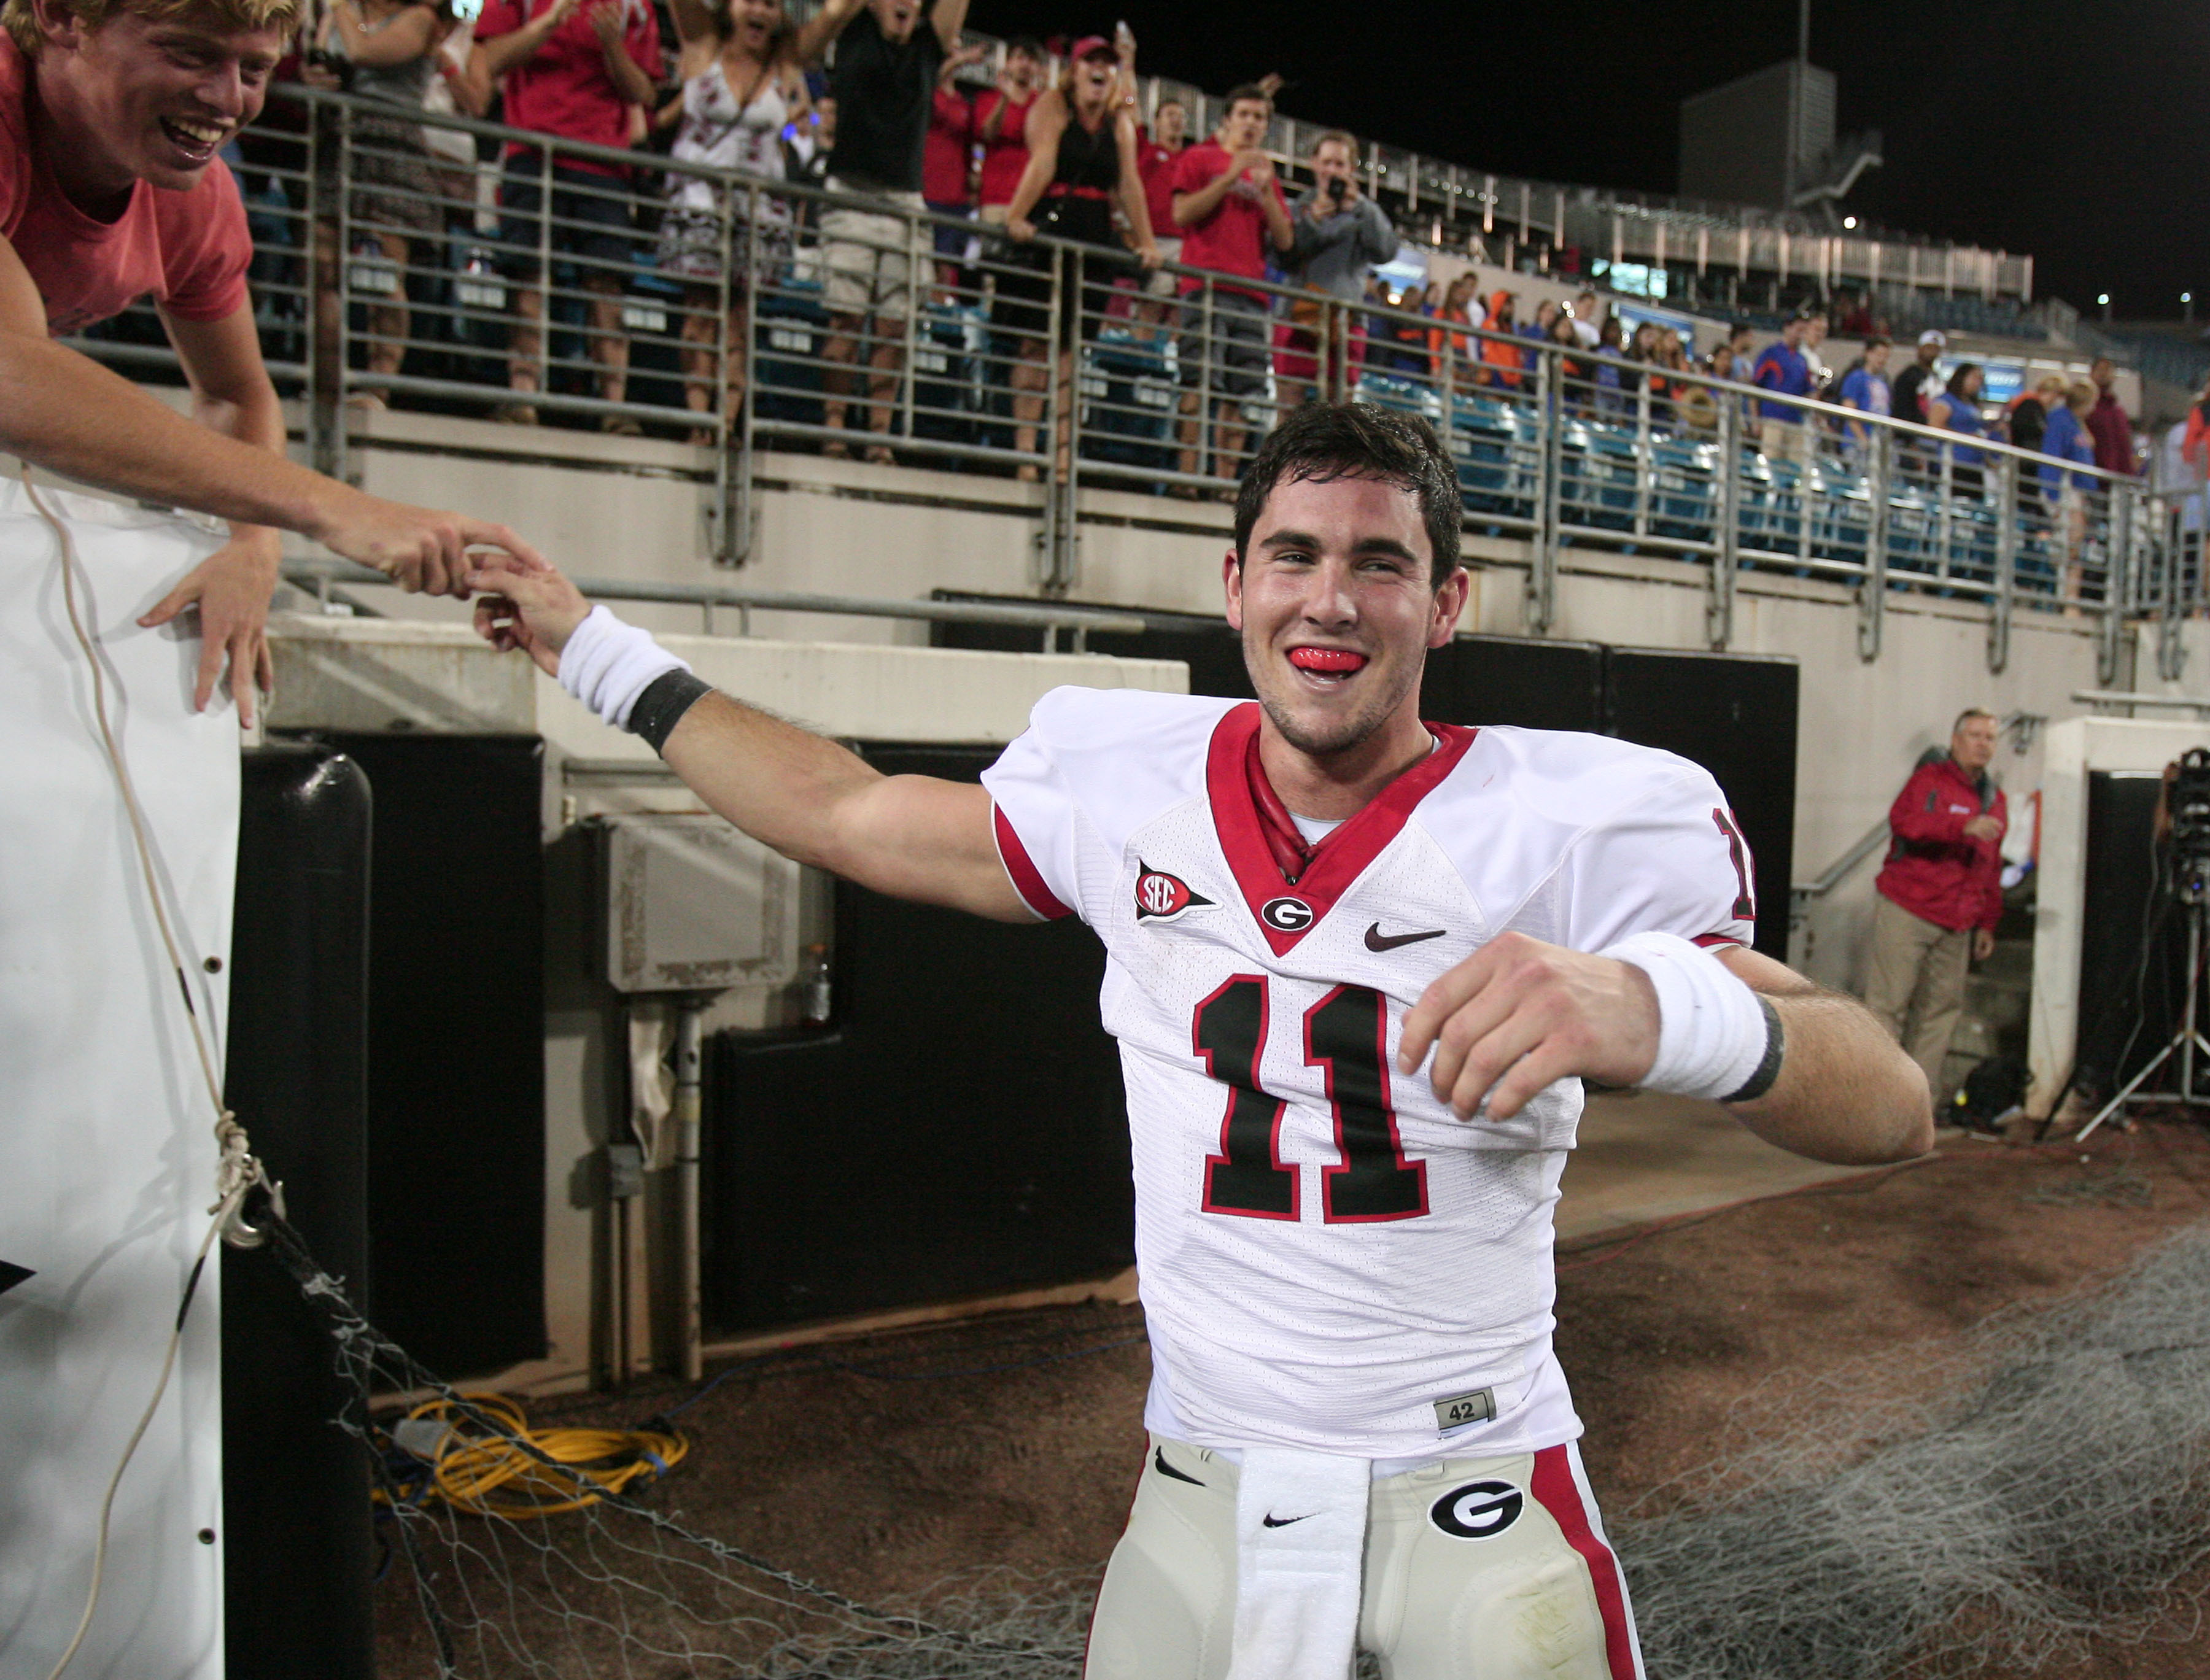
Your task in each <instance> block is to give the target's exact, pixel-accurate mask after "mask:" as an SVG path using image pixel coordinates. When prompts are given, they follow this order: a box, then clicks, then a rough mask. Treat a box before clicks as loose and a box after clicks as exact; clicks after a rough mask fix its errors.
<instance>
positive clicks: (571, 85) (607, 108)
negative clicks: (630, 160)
mask: <svg viewBox="0 0 2210 1680" xmlns="http://www.w3.org/2000/svg"><path fill="white" fill-rule="evenodd" d="M551 4H552V0H486V3H485V5H484V9H483V15H482V16H480V17H479V18H478V19H477V20H476V39H478V40H480V41H488V40H492V39H497V38H498V36H501V35H507V34H511V33H514V31H516V29H519V28H520V27H522V25H523V24H525V23H527V22H528V21H529V20H530V19H531V18H532V17H534V16H535V15H537V14H538V13H540V12H541V11H544V10H545V9H546V8H547V7H549V6H550V5H551ZM621 6H622V15H623V20H624V23H623V29H622V44H623V45H625V47H627V48H628V49H629V56H630V57H631V58H632V59H634V60H636V62H637V68H638V69H641V70H643V72H644V73H645V74H646V75H647V76H650V77H651V78H652V79H653V80H654V81H655V82H657V81H659V80H660V77H661V58H660V25H659V23H658V21H656V20H655V18H654V17H653V15H652V7H651V6H650V5H649V3H648V0H621ZM587 10H588V8H586V7H583V6H578V7H577V9H575V10H574V11H572V12H571V13H570V14H569V15H568V20H567V21H566V22H565V23H563V24H562V25H561V26H560V27H559V28H558V29H555V30H554V31H553V32H552V35H551V36H550V37H549V38H547V39H546V42H545V44H544V45H541V46H540V47H539V48H538V49H537V51H534V52H533V53H531V54H530V55H529V57H527V58H525V59H523V60H522V62H521V63H518V64H516V66H515V67H514V68H513V69H510V70H509V71H507V73H506V77H505V84H506V120H507V123H508V124H510V126H511V127H514V128H517V129H529V130H534V131H535V132H536V133H539V134H550V135H557V136H559V137H560V138H561V139H563V140H581V141H584V142H588V143H589V144H590V145H593V146H613V147H615V148H625V147H626V146H627V145H628V144H629V102H628V101H627V100H625V99H624V98H623V97H622V95H621V90H620V89H619V88H616V87H615V86H614V82H613V77H612V76H609V75H607V60H606V54H605V53H604V51H601V48H600V46H599V32H598V31H597V30H595V29H594V28H592V27H591V20H590V19H589V17H588V16H587V15H585V14H586V12H587ZM527 149H528V148H525V147H522V146H510V147H508V148H507V155H508V156H509V157H512V156H514V155H515V154H517V153H520V152H522V151H526V150H527ZM572 166H573V167H575V168H577V169H587V170H589V171H590V172H592V173H594V174H598V175H623V174H626V173H627V171H625V170H624V169H622V168H621V167H620V166H618V165H614V164H605V163H595V162H586V161H584V160H582V159H580V158H579V159H576V160H573V161H572Z"/></svg>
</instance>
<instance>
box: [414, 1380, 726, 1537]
mask: <svg viewBox="0 0 2210 1680" xmlns="http://www.w3.org/2000/svg"><path fill="white" fill-rule="evenodd" d="M461 1398H462V1399H463V1400H465V1401H466V1402H468V1405H469V1406H470V1407H472V1408H474V1410H475V1411H480V1412H482V1413H485V1414H486V1415H488V1416H490V1417H494V1418H496V1419H498V1423H500V1424H501V1425H502V1426H503V1427H504V1429H506V1430H507V1431H509V1432H510V1434H511V1435H512V1436H513V1437H514V1439H512V1440H510V1439H509V1438H508V1436H507V1435H503V1434H498V1433H494V1432H492V1431H491V1430H488V1429H485V1428H483V1426H482V1425H480V1424H479V1423H475V1422H474V1420H473V1419H472V1418H470V1417H469V1416H468V1413H467V1412H465V1411H459V1410H458V1409H456V1407H455V1406H454V1405H453V1404H452V1403H451V1402H450V1401H447V1400H443V1399H438V1400H432V1401H430V1402H428V1403H427V1404H426V1405H418V1406H416V1407H415V1408H414V1410H413V1411H410V1412H408V1414H407V1418H408V1422H409V1423H415V1422H420V1423H431V1424H442V1425H444V1434H443V1435H442V1436H441V1437H440V1438H439V1440H438V1444H437V1446H436V1447H435V1448H434V1449H433V1453H432V1456H431V1457H430V1458H429V1459H426V1463H427V1464H428V1465H429V1469H430V1485H431V1490H432V1492H433V1493H434V1495H435V1496H436V1497H438V1498H439V1499H442V1500H444V1502H445V1503H446V1504H448V1505H450V1506H451V1507H452V1508H454V1509H455V1510H456V1511H466V1512H468V1513H470V1514H474V1515H476V1516H485V1517H504V1518H507V1519H508V1520H511V1521H516V1522H526V1521H530V1520H536V1519H540V1518H545V1517H555V1516H559V1515H561V1514H564V1513H565V1512H570V1511H580V1510H582V1509H583V1508H585V1507H586V1506H590V1505H595V1504H597V1503H598V1502H599V1501H600V1500H601V1499H602V1498H603V1497H605V1496H607V1494H618V1493H620V1492H622V1491H624V1490H626V1489H627V1488H629V1487H630V1486H631V1484H633V1483H637V1482H639V1481H652V1480H655V1479H656V1478H659V1477H661V1476H663V1475H665V1474H666V1473H667V1472H668V1471H670V1470H672V1469H673V1468H674V1467H675V1466H676V1465H678V1464H679V1463H681V1462H682V1461H683V1458H684V1455H685V1453H689V1452H690V1450H691V1443H690V1441H688V1440H687V1439H685V1437H684V1436H683V1435H679V1434H677V1433H676V1432H675V1431H674V1430H673V1429H531V1428H530V1427H529V1420H528V1417H527V1416H526V1415H525V1414H524V1413H523V1411H522V1407H521V1405H519V1404H518V1403H516V1401H513V1400H510V1399H507V1398H506V1396H504V1394H481V1393H478V1394H463V1395H462V1396H461ZM519 1441H527V1442H528V1444H529V1445H530V1446H531V1447H534V1448H535V1449H536V1450H537V1451H538V1452H540V1453H543V1454H544V1455H545V1456H546V1458H548V1459H552V1460H554V1461H555V1462H556V1463H558V1464H560V1465H565V1466H567V1468H568V1473H567V1474H565V1475H563V1474H561V1473H559V1472H555V1471H552V1470H551V1469H548V1468H547V1467H546V1465H543V1464H541V1463H540V1462H539V1461H538V1460H537V1459H534V1458H533V1457H531V1456H530V1454H529V1453H528V1452H525V1451H524V1450H523V1449H522V1447H521V1446H520V1445H518V1444H517V1442H519ZM417 1456H420V1454H419V1453H418V1454H417ZM583 1483H588V1484H594V1485H595V1487H596V1488H597V1489H598V1490H599V1491H597V1492H590V1491H588V1490H585V1489H584V1488H583V1487H582V1486H580V1485H579V1484H583ZM494 1496H498V1497H494ZM376 1498H377V1502H378V1503H380V1504H388V1503H389V1498H388V1496H386V1495H385V1494H384V1493H383V1490H380V1489H379V1490H377V1495H376Z"/></svg>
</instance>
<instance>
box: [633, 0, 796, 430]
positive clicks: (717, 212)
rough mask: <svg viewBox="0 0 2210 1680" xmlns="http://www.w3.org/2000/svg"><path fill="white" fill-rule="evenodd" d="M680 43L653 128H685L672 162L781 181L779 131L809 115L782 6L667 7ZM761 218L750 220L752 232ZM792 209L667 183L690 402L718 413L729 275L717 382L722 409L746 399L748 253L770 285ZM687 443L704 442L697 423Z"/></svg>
mask: <svg viewBox="0 0 2210 1680" xmlns="http://www.w3.org/2000/svg"><path fill="white" fill-rule="evenodd" d="M670 9H671V10H672V11H673V14H674V17H675V27H676V31H677V33H678V34H679V35H680V36H681V38H682V43H683V45H682V57H681V59H680V69H681V73H682V76H683V86H682V91H681V92H680V93H679V94H677V95H676V96H675V97H674V98H673V99H671V100H668V102H667V104H666V105H665V106H662V107H661V110H660V112H659V114H658V117H657V118H656V120H657V122H658V123H659V124H660V125H661V126H663V127H665V126H667V124H673V123H680V124H682V126H681V128H680V129H679V131H678V132H677V135H676V138H675V144H674V147H673V151H672V154H671V155H673V157H674V158H676V159H677V160H679V161H682V162H685V163H701V164H709V165H712V166H716V167H718V168H722V169H734V170H738V171H741V172H743V173H745V174H746V175H752V176H756V177H759V178H763V179H766V180H770V181H779V180H781V179H782V178H783V168H782V132H783V128H784V125H785V124H788V123H789V122H791V121H792V120H793V119H794V118H796V117H797V116H798V115H799V114H800V112H802V111H803V110H804V108H805V101H806V83H805V81H804V79H803V77H801V76H800V74H799V69H798V63H797V60H796V57H795V46H796V40H795V37H794V32H793V31H792V29H791V27H790V26H789V24H788V21H787V20H786V19H785V18H784V15H783V10H782V0H716V3H715V4H713V5H710V6H709V5H707V4H705V3H703V0H672V4H671V7H670ZM755 211H756V225H755ZM789 228H790V208H789V206H788V204H786V203H785V202H783V201H782V199H780V198H776V197H772V196H769V195H767V194H765V193H752V192H747V191H746V190H744V189H743V188H742V187H728V186H724V185H723V184H722V183H720V182H718V181H711V180H706V179H703V178H699V177H697V176H695V175H683V174H673V173H671V174H670V175H669V177H668V186H667V209H666V211H665V212H664V213H663V214H662V215H661V223H660V255H659V266H660V271H661V273H662V274H664V275H669V276H670V277H671V278H673V279H677V280H680V281H682V282H683V292H684V299H683V302H684V312H683V339H684V345H685V348H684V351H683V372H684V375H685V384H684V388H683V401H684V403H685V407H687V408H691V409H692V410H694V411H696V412H697V413H700V414H709V413H711V412H712V410H713V406H714V364H715V361H716V359H717V352H716V344H715V340H716V336H717V334H718V323H717V321H716V316H717V314H718V312H719V304H720V298H721V282H722V273H723V270H724V267H725V264H726V268H727V271H728V287H729V290H728V298H729V311H728V359H727V361H726V363H725V365H724V366H723V368H722V385H723V387H724V389H725V390H727V391H728V409H727V411H726V412H727V413H728V414H732V415H734V413H735V412H736V408H737V405H738V403H739V402H740V401H741V400H742V398H743V396H744V387H745V370H746V364H747V362H748V361H749V360H750V356H749V351H750V347H751V346H750V337H749V335H750V332H751V329H752V311H751V299H750V297H749V296H748V290H749V285H748V279H747V275H746V268H747V263H746V251H747V250H748V249H752V248H755V247H756V251H757V255H756V257H755V260H754V263H753V265H752V275H751V278H752V280H756V281H765V280H768V279H770V278H771V277H772V276H773V275H774V274H775V272H776V269H778V268H779V267H780V265H781V263H782V259H783V257H784V254H785V252H786V251H788V245H789ZM713 441H714V433H713V432H712V431H711V430H710V429H709V428H707V427H704V426H701V427H699V428H698V429H697V431H695V432H692V433H691V442H692V443H694V444H710V443H712V442H713Z"/></svg>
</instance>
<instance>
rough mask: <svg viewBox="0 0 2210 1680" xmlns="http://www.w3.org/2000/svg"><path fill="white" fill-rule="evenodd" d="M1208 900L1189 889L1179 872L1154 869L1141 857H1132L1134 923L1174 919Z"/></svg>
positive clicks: (1208, 902) (1207, 902)
mask: <svg viewBox="0 0 2210 1680" xmlns="http://www.w3.org/2000/svg"><path fill="white" fill-rule="evenodd" d="M1210 903H1212V900H1211V899H1210V898H1206V897H1200V896H1199V894H1197V893H1194V892H1192V891H1190V890H1189V883H1188V882H1187V881H1186V880H1183V879H1181V878H1180V876H1179V875H1169V874H1168V873H1166V871H1165V870H1163V869H1154V868H1152V867H1151V866H1150V864H1148V863H1145V862H1144V861H1143V860H1142V859H1141V858H1138V859H1137V860H1136V920H1137V921H1138V922H1174V921H1178V920H1180V917H1181V916H1182V915H1183V913H1184V912H1186V911H1188V910H1193V909H1200V908H1202V907H1203V906H1205V905H1208V904H1210Z"/></svg>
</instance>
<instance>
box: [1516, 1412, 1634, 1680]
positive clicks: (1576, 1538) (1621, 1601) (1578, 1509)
mask: <svg viewBox="0 0 2210 1680" xmlns="http://www.w3.org/2000/svg"><path fill="white" fill-rule="evenodd" d="M1570 1451H1571V1449H1570V1448H1569V1447H1565V1446H1557V1447H1544V1448H1543V1450H1542V1451H1541V1452H1539V1453H1536V1454H1535V1476H1534V1495H1535V1498H1536V1500H1537V1502H1538V1503H1540V1504H1541V1506H1542V1508H1543V1509H1544V1510H1546V1511H1548V1512H1549V1514H1550V1515H1551V1516H1552V1517H1554V1518H1555V1519H1556V1520H1557V1525H1558V1527H1559V1529H1560V1530H1561V1532H1563V1533H1564V1534H1565V1537H1566V1544H1567V1545H1569V1546H1571V1547H1572V1548H1573V1550H1575V1551H1577V1552H1579V1554H1580V1555H1581V1561H1582V1562H1585V1563H1586V1564H1587V1565H1588V1571H1589V1580H1591V1583H1593V1584H1594V1586H1595V1587H1596V1604H1597V1611H1598V1613H1599V1614H1601V1615H1602V1616H1603V1651H1604V1656H1605V1659H1606V1660H1607V1661H1608V1663H1609V1666H1610V1669H1611V1680H1634V1635H1633V1633H1632V1632H1630V1631H1629V1630H1628V1628H1627V1588H1626V1586H1625V1585H1624V1584H1623V1583H1622V1582H1621V1580H1620V1576H1619V1560H1618V1559H1617V1558H1615V1557H1614V1556H1612V1555H1611V1548H1610V1547H1609V1546H1608V1545H1606V1544H1604V1543H1603V1541H1602V1540H1600V1539H1598V1538H1597V1534H1596V1526H1595V1525H1594V1524H1593V1523H1591V1521H1590V1520H1589V1513H1588V1507H1587V1506H1586V1505H1585V1503H1584V1502H1582V1499H1581V1490H1580V1484H1579V1483H1577V1482H1576V1481H1574V1480H1573V1461H1572V1460H1571V1459H1569V1458H1568V1457H1567V1453H1568V1452H1570Z"/></svg>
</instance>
